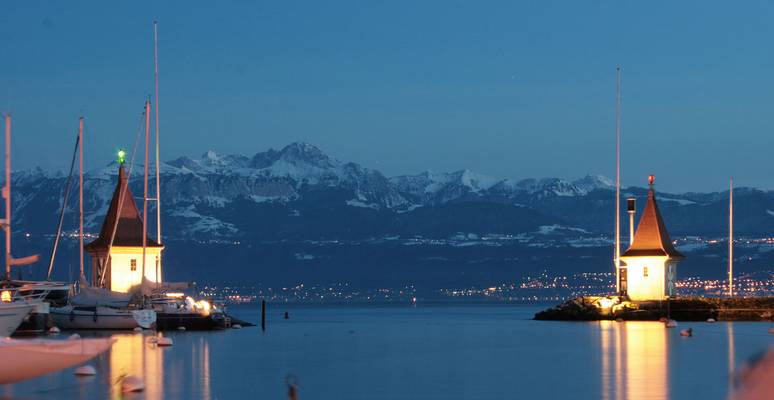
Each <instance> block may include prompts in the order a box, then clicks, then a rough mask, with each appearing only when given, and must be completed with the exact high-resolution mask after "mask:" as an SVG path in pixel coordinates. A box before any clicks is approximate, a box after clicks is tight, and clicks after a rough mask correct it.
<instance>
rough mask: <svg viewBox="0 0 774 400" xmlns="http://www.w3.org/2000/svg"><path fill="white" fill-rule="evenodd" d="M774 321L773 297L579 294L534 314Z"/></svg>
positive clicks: (594, 318)
mask: <svg viewBox="0 0 774 400" xmlns="http://www.w3.org/2000/svg"><path fill="white" fill-rule="evenodd" d="M667 316H668V317H669V318H671V319H674V320H677V321H706V320H708V319H710V318H712V319H714V320H716V321H774V297H739V298H713V297H680V298H676V299H670V300H663V301H657V300H656V301H629V300H627V299H625V298H622V297H618V296H608V297H594V296H590V297H579V298H576V299H572V300H568V301H566V302H564V303H562V304H559V305H557V306H555V307H552V308H549V309H547V310H543V311H541V312H539V313H537V314H535V318H534V319H536V320H544V321H601V320H617V319H621V320H624V321H658V320H660V319H662V318H667Z"/></svg>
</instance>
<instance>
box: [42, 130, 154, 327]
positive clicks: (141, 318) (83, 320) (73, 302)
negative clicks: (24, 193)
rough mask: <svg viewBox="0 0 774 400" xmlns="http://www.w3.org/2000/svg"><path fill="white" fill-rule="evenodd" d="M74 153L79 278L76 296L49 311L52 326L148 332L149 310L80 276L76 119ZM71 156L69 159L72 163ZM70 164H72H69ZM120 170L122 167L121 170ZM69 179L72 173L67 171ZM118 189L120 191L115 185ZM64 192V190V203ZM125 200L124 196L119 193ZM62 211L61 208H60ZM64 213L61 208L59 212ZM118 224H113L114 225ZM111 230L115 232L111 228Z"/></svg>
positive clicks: (80, 137) (81, 234) (81, 233)
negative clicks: (131, 303) (136, 329)
mask: <svg viewBox="0 0 774 400" xmlns="http://www.w3.org/2000/svg"><path fill="white" fill-rule="evenodd" d="M76 143H77V147H76V150H77V151H78V153H79V155H80V156H79V159H80V162H79V165H80V167H79V177H78V179H79V209H80V211H79V231H78V237H79V247H80V253H79V255H80V259H79V262H80V274H79V284H78V288H79V290H78V293H77V294H75V295H74V296H72V297H71V298H70V299H69V302H68V303H67V304H64V305H59V306H57V307H52V308H51V317H52V319H53V321H54V323H55V324H56V325H57V326H58V327H59V328H61V329H66V330H78V329H89V330H91V329H134V328H136V327H141V328H145V329H148V328H151V327H152V326H153V324H154V322H155V321H156V313H155V312H154V311H153V310H149V309H142V308H139V307H130V301H131V299H132V296H131V294H127V293H117V292H112V291H109V290H105V289H103V288H99V287H92V286H90V285H89V283H88V282H87V281H86V278H85V272H84V254H83V252H84V248H85V246H84V244H83V237H84V231H83V118H81V119H80V123H79V129H78V139H77V141H76ZM74 159H75V155H73V160H74ZM73 163H74V162H73ZM122 168H123V166H122ZM71 175H72V169H71ZM119 187H122V186H121V184H119ZM67 193H68V190H67V189H66V190H65V201H66V197H67ZM121 194H122V195H123V196H125V195H126V194H125V193H121ZM63 207H64V205H63ZM62 213H64V208H63V209H62ZM62 217H63V214H61V215H60V224H59V227H58V229H57V235H56V239H55V241H54V250H53V251H52V256H51V263H50V267H49V271H51V268H52V267H53V264H54V258H55V256H56V244H57V243H58V240H59V236H60V235H61V229H62V224H61V222H62V220H63V218H62ZM117 224H118V220H116V221H115V225H117ZM113 229H115V228H113Z"/></svg>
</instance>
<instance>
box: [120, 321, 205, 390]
mask: <svg viewBox="0 0 774 400" xmlns="http://www.w3.org/2000/svg"><path fill="white" fill-rule="evenodd" d="M152 336H153V335H147V334H137V333H134V334H115V335H112V337H113V338H115V339H116V342H115V344H113V348H112V349H111V350H110V355H109V358H108V359H109V366H110V373H109V376H110V382H111V385H112V387H111V390H110V393H111V398H113V399H122V398H124V397H123V396H122V394H121V380H122V379H123V378H124V377H125V376H129V375H135V376H138V377H140V378H142V379H143V381H144V382H145V390H144V391H143V393H142V397H144V398H146V399H163V398H166V397H167V396H165V395H169V393H165V391H164V387H165V379H166V380H169V381H168V382H166V384H167V386H171V387H175V388H183V387H186V385H189V386H192V389H193V391H194V392H195V393H196V397H197V398H202V399H206V400H209V399H210V398H211V394H210V351H209V344H208V343H207V340H206V339H204V338H200V339H199V340H197V341H196V344H195V346H192V348H191V350H190V359H188V360H186V358H188V357H184V358H183V359H182V360H181V359H179V358H177V361H174V360H173V359H172V358H169V357H166V358H167V359H166V360H165V352H166V351H171V350H172V349H171V348H169V349H167V348H163V347H158V346H157V345H155V344H153V343H149V342H148V339H149V338H151V337H152ZM186 350H188V349H186ZM178 351H179V349H178ZM180 361H184V362H186V363H190V364H189V368H190V373H191V375H189V376H185V375H186V374H184V372H183V371H184V370H188V369H187V368H180V367H181V366H180V365H176V364H177V363H178V362H180ZM165 362H166V365H165ZM175 381H177V382H175Z"/></svg>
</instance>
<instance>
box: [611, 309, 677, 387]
mask: <svg viewBox="0 0 774 400" xmlns="http://www.w3.org/2000/svg"><path fill="white" fill-rule="evenodd" d="M599 324H600V339H601V342H602V343H601V349H602V360H601V361H602V362H601V367H602V374H601V377H602V398H603V399H666V398H668V396H669V389H668V388H669V361H668V360H669V357H668V350H669V349H668V345H669V343H668V336H667V333H668V329H666V328H665V327H664V324H662V323H658V322H613V321H601V322H600V323H599Z"/></svg>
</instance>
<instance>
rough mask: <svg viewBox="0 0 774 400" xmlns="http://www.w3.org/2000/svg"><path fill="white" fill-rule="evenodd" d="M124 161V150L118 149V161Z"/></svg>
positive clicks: (120, 162) (121, 162)
mask: <svg viewBox="0 0 774 400" xmlns="http://www.w3.org/2000/svg"><path fill="white" fill-rule="evenodd" d="M125 162H126V152H125V151H123V150H118V163H119V164H123V163H125Z"/></svg>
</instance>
